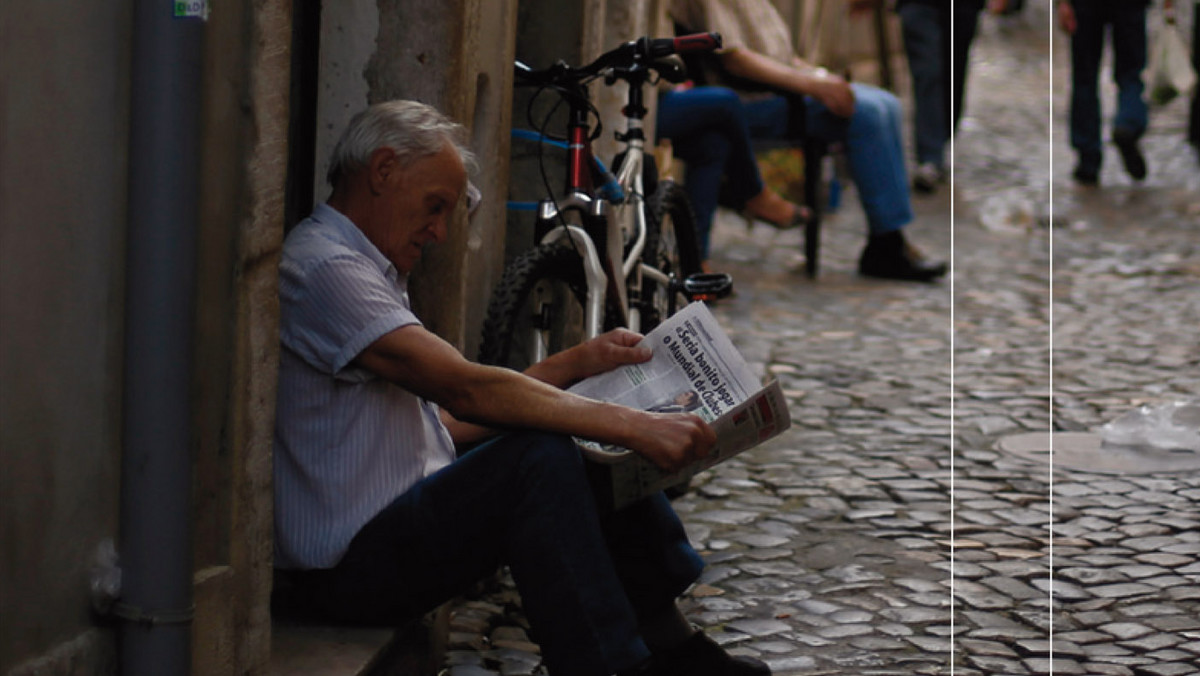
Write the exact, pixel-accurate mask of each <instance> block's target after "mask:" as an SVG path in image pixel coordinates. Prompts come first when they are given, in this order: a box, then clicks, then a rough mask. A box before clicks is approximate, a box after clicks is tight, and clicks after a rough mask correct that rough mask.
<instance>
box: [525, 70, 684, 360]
mask: <svg viewBox="0 0 1200 676" xmlns="http://www.w3.org/2000/svg"><path fill="white" fill-rule="evenodd" d="M625 110H626V113H625V120H626V126H625V130H624V132H623V133H622V134H619V135H618V138H619V139H622V140H623V142H624V144H625V147H624V152H625V155H624V158H623V159H622V161H621V165H620V167H618V168H617V171H616V178H615V180H616V184H617V185H618V186H619V192H618V194H619V195H620V196H621V198H622V199H620V200H616V201H614V202H613V206H612V208H609V202H607V201H606V200H604V199H600V198H597V197H596V196H595V195H594V194H593V192H594V191H593V190H592V188H591V186H592V181H591V179H590V175H589V170H588V166H589V163H590V162H591V160H592V156H591V142H590V140H589V138H588V132H589V129H588V126H587V123H586V113H587V111H586V109H581V108H578V107H577V104H575V103H572V110H571V113H570V114H571V125H570V127H569V130H570V138H571V141H570V142H569V143H568V144H567V167H568V172H567V196H566V197H565V198H563V199H560V200H557V201H555V200H550V199H545V200H542V201H541V202H539V203H538V220H539V222H540V223H543V224H551V223H553V222H555V221H557V220H558V219H559V217H560V215H565V213H566V212H570V211H574V212H577V213H579V214H581V215H583V216H584V219H585V222H587V221H588V220H590V221H591V223H592V224H593V225H592V227H591V228H588V227H585V226H582V225H580V224H568V225H566V226H556V227H551V228H550V229H549V230H548V231H547V232H546V234H545V235H544V236H543V237H542V238H541V240H540V243H542V244H553V243H556V242H561V241H563V240H570V241H571V243H572V245H573V246H575V247H576V250H577V251H579V253H580V255H581V256H582V257H583V265H584V272H585V279H586V281H587V298H586V301H585V303H584V306H585V331H586V334H587V337H589V338H592V337H595V336H598V335H600V333H601V332H602V331H603V329H604V314H605V309H606V307H607V302H608V295H609V291H614V292H615V294H616V308H617V310H618V311H619V312H620V313H621V320H622V322H623V323H624V325H625V326H627V327H628V328H629V329H630V330H632V331H640V330H641V311H640V309H639V307H638V303H637V301H638V300H639V299H640V294H641V290H642V280H643V276H651V277H653V278H654V279H655V280H656V281H658V282H661V283H663V284H668V283H669V282H670V280H669V278H668V277H667V276H666V275H664V274H663V273H662V272H661V271H660V270H658V269H656V268H654V267H652V266H648V265H644V264H643V263H642V262H641V260H642V252H643V250H644V248H645V244H646V227H647V226H646V211H645V186H644V179H643V168H644V164H645V134H644V132H643V130H642V115H644V108H643V107H642V89H641V87H640V86H635V83H630V86H629V105H628V106H626V108H625ZM601 166H603V165H601ZM543 227H544V226H543ZM589 230H591V231H592V232H596V231H598V230H602V231H603V238H602V242H603V251H601V248H600V247H598V246H597V244H596V242H595V238H594V237H593V235H592V234H591V233H589ZM626 242H631V244H630V246H628V247H626V246H625V243H626ZM610 262H612V263H614V264H610ZM615 263H619V265H618V264H615ZM614 277H615V278H616V279H615V280H614V279H613V278H614ZM610 280H613V281H616V282H617V283H612V284H610ZM620 280H624V283H620ZM538 356H539V357H544V356H545V355H538Z"/></svg>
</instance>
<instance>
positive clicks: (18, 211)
mask: <svg viewBox="0 0 1200 676" xmlns="http://www.w3.org/2000/svg"><path fill="white" fill-rule="evenodd" d="M130 16H131V3H130V2H128V1H127V0H113V1H111V2H105V3H83V4H79V3H48V2H40V1H37V0H6V2H4V3H2V4H0V25H2V26H3V27H4V29H3V38H2V39H0V111H3V112H2V113H0V114H2V115H3V118H2V119H3V122H2V123H0V317H2V320H0V321H2V323H3V330H0V467H2V468H3V469H2V470H0V580H2V581H3V582H2V584H0V618H2V619H0V622H2V623H3V631H0V673H6V674H7V673H9V672H10V670H13V669H15V668H16V666H17V665H18V664H21V663H24V662H27V661H28V660H30V659H33V658H34V657H35V656H40V655H45V654H47V653H51V652H52V651H53V650H52V649H54V648H55V647H59V650H58V651H54V652H55V654H54V656H52V657H51V658H50V659H52V660H53V661H55V662H56V663H60V664H61V663H71V662H76V663H80V662H81V663H82V664H90V665H99V666H102V665H104V664H108V665H109V666H111V663H112V654H111V653H112V651H111V640H110V638H105V636H104V635H103V634H104V632H100V633H99V634H97V632H95V631H93V630H92V626H93V624H92V618H91V616H90V608H91V605H90V601H89V594H88V585H89V573H90V568H91V565H92V562H93V559H94V556H95V554H96V552H97V548H98V546H99V545H100V543H101V542H102V541H104V540H106V539H111V540H115V538H116V529H117V494H118V470H119V458H120V455H119V433H120V430H119V428H120V417H119V413H120V395H121V392H120V372H121V368H120V367H121V358H120V354H121V344H120V339H121V334H122V307H123V296H122V294H123V271H122V262H123V258H124V240H123V233H124V223H125V215H126V202H125V195H126V168H127V167H126V147H127V142H128V122H127V121H128V116H129V105H128V101H129V78H128V65H129V58H130V54H129V47H128V45H129V43H130ZM78 673H87V672H84V671H80V672H78Z"/></svg>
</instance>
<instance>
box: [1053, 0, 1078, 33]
mask: <svg viewBox="0 0 1200 676" xmlns="http://www.w3.org/2000/svg"><path fill="white" fill-rule="evenodd" d="M1076 26H1078V24H1077V23H1076V21H1075V8H1074V7H1072V6H1071V3H1070V2H1067V0H1059V3H1058V27H1059V28H1061V29H1063V31H1064V32H1065V33H1066V34H1067V35H1074V34H1075V28H1076Z"/></svg>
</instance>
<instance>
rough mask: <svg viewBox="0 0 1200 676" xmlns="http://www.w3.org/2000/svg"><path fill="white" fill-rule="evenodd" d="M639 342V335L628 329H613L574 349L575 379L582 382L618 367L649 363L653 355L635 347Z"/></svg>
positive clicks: (645, 349)
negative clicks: (575, 353)
mask: <svg viewBox="0 0 1200 676" xmlns="http://www.w3.org/2000/svg"><path fill="white" fill-rule="evenodd" d="M641 340H642V335H641V334H640V333H634V332H633V331H630V330H629V329H613V330H612V331H609V332H608V333H604V334H601V335H599V336H596V337H595V338H593V339H591V340H589V341H587V342H586V343H583V344H581V345H579V346H577V347H575V348H574V350H575V351H577V353H578V354H577V355H575V365H576V368H577V372H576V377H577V378H578V379H579V380H583V379H584V378H587V377H590V376H594V375H596V374H597V373H605V372H607V371H611V370H613V369H615V368H617V367H618V366H625V365H626V364H640V363H642V362H645V361H650V357H651V355H652V354H653V353H652V352H651V351H650V348H648V347H635V346H636V345H637V344H638V343H639V342H641Z"/></svg>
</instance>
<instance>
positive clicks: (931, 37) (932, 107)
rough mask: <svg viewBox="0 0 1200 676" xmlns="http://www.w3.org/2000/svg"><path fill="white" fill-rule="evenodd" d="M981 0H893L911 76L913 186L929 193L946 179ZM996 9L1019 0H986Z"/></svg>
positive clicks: (1006, 9) (1008, 7)
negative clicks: (951, 142) (949, 151)
mask: <svg viewBox="0 0 1200 676" xmlns="http://www.w3.org/2000/svg"><path fill="white" fill-rule="evenodd" d="M984 4H985V0H959V2H954V3H952V2H951V0H897V2H896V13H897V14H898V15H899V16H900V26H901V30H902V35H903V37H904V53H905V56H906V57H907V60H908V68H909V73H910V74H911V76H912V90H913V103H914V106H915V110H914V114H913V138H914V140H915V144H914V145H915V150H916V161H917V166H916V169H915V170H914V171H913V188H914V189H915V190H917V191H918V192H923V193H931V192H934V191H935V190H936V189H937V185H938V184H939V183H941V182H943V181H945V179H946V145H947V144H948V143H949V141H950V137H951V136H953V135H954V132H955V130H957V129H958V121H959V119H960V118H961V117H962V111H963V100H964V94H965V91H966V80H967V61H968V58H969V56H970V50H971V42H972V41H973V40H974V39H975V30H976V27H977V24H978V20H979V13H980V11H982V10H983V8H984ZM986 4H987V6H988V9H989V10H990V11H992V12H994V13H997V14H1000V13H1005V12H1011V11H1015V10H1016V9H1018V8H1019V7H1020V5H1019V4H1018V2H1017V0H989V1H988V2H987V3H986Z"/></svg>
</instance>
